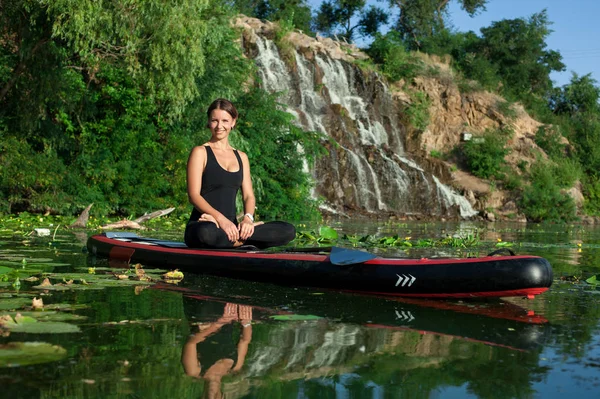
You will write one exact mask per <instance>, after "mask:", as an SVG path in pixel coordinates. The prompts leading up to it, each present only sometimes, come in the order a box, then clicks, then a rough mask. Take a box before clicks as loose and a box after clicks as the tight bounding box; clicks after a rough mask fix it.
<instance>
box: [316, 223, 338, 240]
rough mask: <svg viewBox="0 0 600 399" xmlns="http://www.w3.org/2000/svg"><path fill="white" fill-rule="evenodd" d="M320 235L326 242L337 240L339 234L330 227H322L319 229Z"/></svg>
mask: <svg viewBox="0 0 600 399" xmlns="http://www.w3.org/2000/svg"><path fill="white" fill-rule="evenodd" d="M319 235H320V236H321V238H324V239H326V240H337V239H338V237H339V236H338V232H337V231H336V230H335V229H333V228H331V227H328V226H321V227H320V228H319Z"/></svg>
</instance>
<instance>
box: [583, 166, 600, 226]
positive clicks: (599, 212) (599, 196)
mask: <svg viewBox="0 0 600 399" xmlns="http://www.w3.org/2000/svg"><path fill="white" fill-rule="evenodd" d="M583 194H584V197H585V202H584V204H583V209H584V210H585V212H586V213H587V214H589V215H594V216H600V179H598V177H596V176H586V177H585V179H584V182H583Z"/></svg>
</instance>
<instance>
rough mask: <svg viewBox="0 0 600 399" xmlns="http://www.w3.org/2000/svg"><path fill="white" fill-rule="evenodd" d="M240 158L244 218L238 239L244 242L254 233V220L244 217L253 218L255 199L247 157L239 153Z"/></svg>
mask: <svg viewBox="0 0 600 399" xmlns="http://www.w3.org/2000/svg"><path fill="white" fill-rule="evenodd" d="M240 157H241V158H242V165H243V167H244V176H243V180H242V200H243V201H244V218H243V219H242V221H241V222H240V225H239V230H240V239H241V240H246V239H248V238H250V237H251V236H252V234H253V233H254V219H253V218H250V217H248V216H246V215H247V214H250V215H252V217H254V211H255V209H256V198H255V197H254V190H253V189H252V177H251V174H250V162H249V161H248V156H247V155H246V154H245V153H243V152H241V151H240Z"/></svg>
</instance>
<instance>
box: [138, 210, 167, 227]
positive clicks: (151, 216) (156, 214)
mask: <svg viewBox="0 0 600 399" xmlns="http://www.w3.org/2000/svg"><path fill="white" fill-rule="evenodd" d="M174 210H175V208H167V209H163V210H160V211H156V212H152V213H147V214H144V215H143V216H140V217H139V218H137V219H134V222H136V223H144V222H145V221H146V220H150V219H154V218H157V217H159V216H164V215H168V214H169V213H171V212H173V211H174Z"/></svg>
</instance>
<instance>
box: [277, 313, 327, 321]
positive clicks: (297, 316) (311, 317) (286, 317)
mask: <svg viewBox="0 0 600 399" xmlns="http://www.w3.org/2000/svg"><path fill="white" fill-rule="evenodd" d="M271 318H272V319H273V320H281V321H291V320H319V319H321V317H319V316H314V315H310V314H306V315H304V314H282V315H275V316H271Z"/></svg>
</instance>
